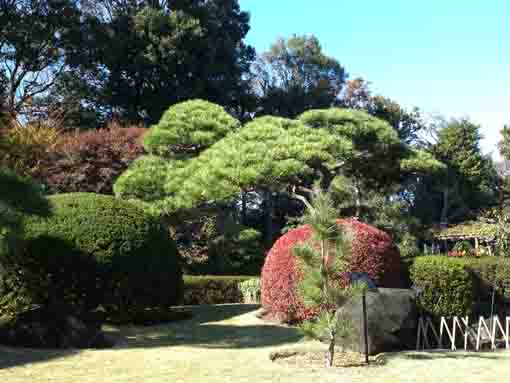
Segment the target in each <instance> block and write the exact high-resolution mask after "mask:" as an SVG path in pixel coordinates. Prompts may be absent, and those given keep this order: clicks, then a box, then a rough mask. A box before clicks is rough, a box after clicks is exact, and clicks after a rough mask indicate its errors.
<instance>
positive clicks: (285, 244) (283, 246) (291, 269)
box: [262, 219, 402, 321]
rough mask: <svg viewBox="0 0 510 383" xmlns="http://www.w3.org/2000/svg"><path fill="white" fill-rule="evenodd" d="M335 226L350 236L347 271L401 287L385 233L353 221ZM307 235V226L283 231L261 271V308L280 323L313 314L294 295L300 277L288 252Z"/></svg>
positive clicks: (396, 260) (394, 254)
mask: <svg viewBox="0 0 510 383" xmlns="http://www.w3.org/2000/svg"><path fill="white" fill-rule="evenodd" d="M338 225H341V227H342V228H343V229H344V230H346V232H347V233H349V234H350V235H351V237H352V241H351V254H350V258H349V260H348V267H347V271H348V272H365V273H367V274H368V275H369V276H370V277H371V278H372V279H373V280H374V281H375V282H376V284H377V285H378V286H381V287H401V285H402V277H401V265H400V254H399V252H398V249H397V248H396V246H395V245H394V244H393V242H392V240H391V237H390V236H389V235H388V234H387V233H385V232H384V231H381V230H379V229H377V228H375V227H373V226H371V225H367V224H365V223H362V222H359V221H358V220H355V219H345V220H339V221H338ZM311 235H312V231H311V228H310V227H309V226H307V225H305V226H300V227H298V228H296V229H293V230H290V231H289V232H287V233H286V234H285V235H283V236H282V237H280V239H278V241H276V243H275V244H274V245H273V247H272V248H271V250H270V251H269V253H268V255H267V257H266V261H265V264H264V267H263V268H262V305H263V306H264V307H265V308H266V309H268V310H269V311H270V312H271V313H272V314H273V315H275V316H276V317H278V318H279V319H281V320H285V321H293V320H297V321H302V320H305V319H309V318H311V317H313V316H314V315H315V313H316V311H315V310H314V309H313V308H307V307H305V306H304V304H303V302H302V301H301V298H300V297H299V296H298V293H297V285H298V283H299V281H300V278H301V275H300V270H299V268H298V267H297V264H296V258H295V256H294V255H293V252H292V249H293V248H294V247H295V246H296V245H297V244H299V243H302V242H305V241H307V240H309V239H310V237H311ZM339 277H340V278H339V287H340V285H341V282H340V281H341V280H342V278H341V276H339Z"/></svg>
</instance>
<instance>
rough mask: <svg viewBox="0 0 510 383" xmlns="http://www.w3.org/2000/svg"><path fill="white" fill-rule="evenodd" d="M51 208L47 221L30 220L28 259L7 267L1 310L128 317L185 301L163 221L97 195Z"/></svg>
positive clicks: (59, 200)
mask: <svg viewBox="0 0 510 383" xmlns="http://www.w3.org/2000/svg"><path fill="white" fill-rule="evenodd" d="M50 202H51V208H52V214H51V215H50V216H49V217H43V218H41V217H28V218H27V219H26V220H25V222H24V230H25V232H24V236H25V247H24V253H23V256H22V257H11V258H9V259H5V258H4V259H3V260H2V261H3V262H2V266H3V267H4V268H7V269H9V270H11V272H10V273H9V275H11V276H13V277H12V278H10V281H9V286H8V290H9V291H8V295H9V297H7V296H6V295H4V297H3V303H4V305H3V310H11V313H15V311H16V310H19V309H20V308H21V309H22V308H23V306H24V307H25V308H26V307H28V306H31V305H34V304H37V305H56V306H65V307H66V309H67V308H69V307H72V308H73V310H74V311H80V312H81V311H87V310H90V309H93V308H95V307H97V305H99V304H102V305H103V306H104V307H105V308H106V309H107V310H109V311H130V310H137V309H139V308H143V307H155V306H170V305H172V304H175V303H176V302H177V301H178V300H179V299H180V298H181V294H182V276H181V271H180V266H179V263H178V259H177V254H176V249H175V245H174V243H173V241H171V240H170V239H169V236H168V233H167V230H166V228H165V227H163V226H162V225H160V224H159V222H158V221H156V220H154V219H153V218H152V217H150V216H147V215H145V214H144V213H143V211H141V210H140V209H139V208H138V207H136V206H134V205H132V204H130V203H128V202H124V201H120V200H116V199H115V198H113V197H109V196H103V195H96V194H92V193H72V194H62V195H57V196H53V197H50ZM16 302H17V303H16ZM14 303H16V305H14Z"/></svg>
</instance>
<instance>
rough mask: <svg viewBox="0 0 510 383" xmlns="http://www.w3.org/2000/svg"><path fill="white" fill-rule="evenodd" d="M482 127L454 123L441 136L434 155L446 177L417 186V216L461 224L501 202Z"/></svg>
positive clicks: (473, 124)
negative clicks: (483, 146) (482, 146)
mask: <svg viewBox="0 0 510 383" xmlns="http://www.w3.org/2000/svg"><path fill="white" fill-rule="evenodd" d="M480 140H481V135H480V126H479V125H477V124H475V123H473V122H471V121H469V120H467V119H461V120H452V121H450V122H449V123H448V124H447V125H446V126H445V127H443V128H442V129H440V131H439V133H438V141H437V143H435V144H433V145H432V146H431V148H430V149H431V151H432V153H433V154H434V155H435V157H436V158H438V159H439V160H440V161H442V162H443V163H444V164H445V165H446V171H445V172H444V174H443V176H442V177H439V178H438V177H435V178H430V177H424V178H423V179H422V180H421V181H420V183H419V184H418V185H417V190H416V198H415V213H416V214H417V215H418V216H421V217H422V218H423V219H424V220H426V221H428V222H436V223H437V222H442V223H444V224H446V223H449V222H459V221H462V220H465V219H469V218H472V217H473V216H475V215H476V214H477V213H478V212H479V211H480V210H483V209H484V208H488V207H491V206H493V205H494V204H496V203H497V201H498V194H499V193H500V179H499V176H498V175H497V172H496V170H495V167H494V164H493V162H492V160H491V158H490V157H488V156H484V155H483V154H482V152H481V149H480Z"/></svg>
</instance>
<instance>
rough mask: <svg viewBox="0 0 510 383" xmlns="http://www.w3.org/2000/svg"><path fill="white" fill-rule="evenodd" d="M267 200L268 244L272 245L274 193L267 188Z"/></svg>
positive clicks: (266, 224)
mask: <svg viewBox="0 0 510 383" xmlns="http://www.w3.org/2000/svg"><path fill="white" fill-rule="evenodd" d="M265 200H266V214H265V226H266V230H265V231H266V245H267V246H268V247H270V246H271V244H272V242H273V194H272V193H271V191H269V190H267V191H266V192H265Z"/></svg>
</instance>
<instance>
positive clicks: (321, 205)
mask: <svg viewBox="0 0 510 383" xmlns="http://www.w3.org/2000/svg"><path fill="white" fill-rule="evenodd" d="M306 205H307V212H306V214H305V216H304V217H303V223H305V224H307V225H309V226H310V228H311V229H312V237H311V238H310V239H309V240H308V241H307V242H305V243H303V244H300V245H297V246H296V247H294V249H293V251H294V255H295V256H296V257H297V258H298V259H299V266H300V268H301V271H302V272H303V279H302V280H301V282H300V284H299V286H298V291H299V293H300V295H301V298H302V299H303V302H304V304H305V305H306V306H309V307H314V308H318V309H319V313H318V315H317V316H316V317H315V318H314V319H312V320H309V321H306V322H304V323H303V325H302V327H301V328H302V330H303V332H304V333H305V335H306V336H308V337H311V338H313V339H318V340H321V341H327V342H328V345H329V346H328V351H327V353H326V366H327V367H331V366H332V365H333V358H334V355H335V344H336V343H337V341H338V340H339V339H340V338H345V337H347V336H348V335H349V333H350V332H352V331H353V326H352V325H351V323H350V322H349V321H348V320H347V319H345V317H344V316H342V315H339V314H340V313H338V310H339V309H340V308H341V307H342V306H343V305H344V304H345V303H346V302H347V301H348V300H349V298H351V297H352V296H353V295H357V294H358V293H361V290H362V287H361V286H354V287H353V286H347V287H345V286H344V287H342V286H341V282H340V276H341V274H342V272H343V271H345V266H346V260H347V258H348V256H349V248H350V246H349V238H348V235H347V233H345V232H344V231H343V230H342V228H341V227H340V225H338V224H337V211H336V209H335V208H334V206H333V202H332V200H331V197H330V196H329V194H327V193H325V192H321V191H317V192H316V193H315V195H314V197H313V200H312V202H311V204H309V203H306Z"/></svg>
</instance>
